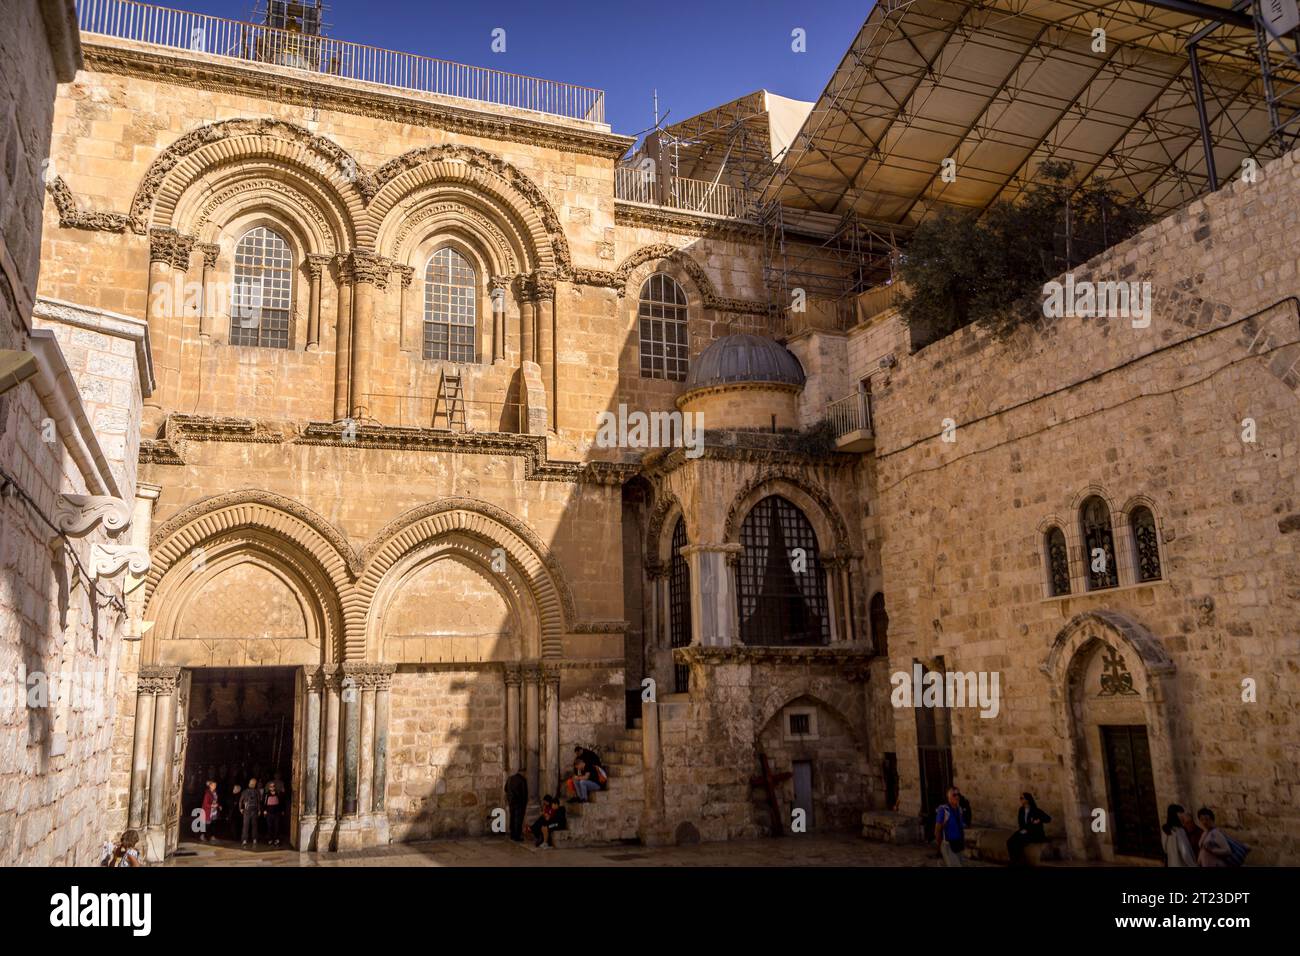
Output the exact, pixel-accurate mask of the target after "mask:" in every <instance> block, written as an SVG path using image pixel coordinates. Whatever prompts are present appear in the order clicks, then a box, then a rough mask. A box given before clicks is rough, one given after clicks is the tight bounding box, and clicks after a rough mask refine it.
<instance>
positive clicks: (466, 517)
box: [348, 498, 576, 660]
mask: <svg viewBox="0 0 1300 956" xmlns="http://www.w3.org/2000/svg"><path fill="white" fill-rule="evenodd" d="M452 536H464V537H468V538H472V539H476V540H478V541H480V542H483V543H486V544H487V545H488V547H489V550H490V549H492V548H498V547H499V548H501V549H502V551H503V552H504V553H505V557H506V559H507V561H508V563H509V564H510V565H512V566H513V567H514V568H515V569H516V570H517V572H518V573H519V574H520V575H521V576H522V578H523V580H525V581H526V582H527V584H528V590H529V592H530V594H531V596H532V600H533V602H534V604H535V605H536V607H537V613H538V617H539V621H540V632H541V656H542V657H545V658H558V657H559V656H561V653H562V650H563V638H564V634H565V633H566V632H569V631H571V630H572V629H573V626H574V621H575V620H576V614H575V609H574V603H573V595H572V593H570V591H569V589H568V586H567V585H566V584H565V582H564V575H563V573H562V572H561V569H560V566H559V562H558V561H556V560H555V558H554V557H553V556H552V555H551V553H550V551H549V550H548V549H547V547H546V545H545V544H543V543H542V541H541V539H540V538H538V537H537V535H535V534H534V533H533V532H532V530H531V529H529V528H528V527H527V526H526V525H524V524H523V523H522V522H521V521H519V519H517V518H515V517H514V516H513V515H511V514H509V513H508V512H505V511H503V510H502V509H500V508H498V507H496V506H495V505H492V504H489V503H488V502H486V501H479V500H478V499H475V498H444V499H442V500H441V501H436V502H431V503H429V504H427V505H421V506H419V507H417V508H413V509H411V510H410V511H407V512H406V513H405V514H402V515H400V516H398V517H397V518H395V519H394V520H393V521H391V522H390V523H389V524H388V525H387V526H386V527H385V528H383V529H382V530H381V531H380V532H379V533H378V534H377V535H376V536H375V537H374V539H373V540H372V541H371V543H370V544H369V545H367V546H366V549H365V552H364V555H363V559H364V565H365V570H364V572H363V574H362V576H361V578H360V580H359V581H358V582H357V586H356V591H355V593H356V596H357V601H358V603H359V605H360V606H362V607H364V608H365V609H366V612H367V616H369V613H368V612H369V608H370V607H371V602H372V600H373V598H374V595H375V593H376V591H377V590H378V589H379V587H380V584H381V582H382V581H383V579H384V577H385V576H386V575H387V573H388V571H389V569H390V568H392V567H393V566H394V565H395V564H396V563H397V562H398V561H399V560H401V559H402V558H403V557H404V556H405V555H407V554H408V553H410V552H412V551H413V550H417V549H420V548H422V547H424V546H425V545H426V544H427V543H429V542H434V541H437V540H438V539H441V538H447V537H452ZM367 637H368V632H367V630H366V629H365V628H364V627H363V628H362V629H359V630H356V631H353V630H351V629H350V630H349V633H348V656H349V657H350V658H355V659H358V660H360V659H364V658H365V657H366V656H367V654H368V648H367V647H366V640H367Z"/></svg>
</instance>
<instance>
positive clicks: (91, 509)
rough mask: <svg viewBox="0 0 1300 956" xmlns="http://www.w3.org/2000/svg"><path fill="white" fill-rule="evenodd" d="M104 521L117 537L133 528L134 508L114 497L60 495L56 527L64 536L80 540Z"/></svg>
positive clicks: (107, 529) (106, 526) (105, 525)
mask: <svg viewBox="0 0 1300 956" xmlns="http://www.w3.org/2000/svg"><path fill="white" fill-rule="evenodd" d="M101 520H102V521H103V522H104V530H105V531H108V532H110V533H112V534H116V533H117V532H119V531H121V530H122V529H123V528H125V527H127V526H128V525H130V524H131V506H130V505H128V504H127V503H126V502H125V501H123V500H122V499H121V498H114V497H113V496H112V495H59V498H58V502H57V504H56V506H55V512H54V525H55V527H57V528H58V529H59V530H60V531H62V532H64V533H65V534H70V535H72V536H73V537H74V538H79V537H81V536H82V535H84V534H86V533H87V532H89V531H90V530H91V529H92V528H93V527H95V525H96V524H97V523H99V522H100V521H101Z"/></svg>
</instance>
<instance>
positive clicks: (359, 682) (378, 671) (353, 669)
mask: <svg viewBox="0 0 1300 956" xmlns="http://www.w3.org/2000/svg"><path fill="white" fill-rule="evenodd" d="M396 669H397V668H396V666H395V665H393V664H370V663H366V662H362V661H349V662H347V663H345V664H344V665H343V681H344V683H346V682H347V681H352V682H353V685H354V686H355V687H356V688H357V689H358V690H363V691H364V690H378V689H381V688H382V689H384V690H387V689H388V688H389V687H391V686H392V685H393V672H394V671H395V670H396Z"/></svg>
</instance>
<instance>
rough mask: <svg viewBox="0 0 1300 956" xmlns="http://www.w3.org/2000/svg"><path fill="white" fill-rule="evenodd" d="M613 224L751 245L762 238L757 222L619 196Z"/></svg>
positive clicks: (616, 201)
mask: <svg viewBox="0 0 1300 956" xmlns="http://www.w3.org/2000/svg"><path fill="white" fill-rule="evenodd" d="M614 224H615V225H618V226H641V227H644V228H649V229H659V230H663V231H664V232H673V233H677V234H678V235H682V236H696V237H699V238H709V239H728V240H731V241H739V242H744V241H748V242H751V243H753V244H754V245H757V244H758V243H760V242H762V239H763V227H762V226H760V225H759V224H758V223H756V222H749V221H748V220H744V219H728V218H724V217H720V216H714V215H710V214H709V213H700V212H692V211H690V210H688V209H672V208H669V207H667V206H650V205H645V204H643V203H630V202H624V201H622V200H618V199H616V200H615V201H614Z"/></svg>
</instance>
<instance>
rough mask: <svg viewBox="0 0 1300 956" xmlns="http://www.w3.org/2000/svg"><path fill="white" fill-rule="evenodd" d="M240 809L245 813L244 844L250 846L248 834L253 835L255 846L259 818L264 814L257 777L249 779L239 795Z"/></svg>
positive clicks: (255, 844) (254, 844)
mask: <svg viewBox="0 0 1300 956" xmlns="http://www.w3.org/2000/svg"><path fill="white" fill-rule="evenodd" d="M239 810H240V812H241V813H243V815H244V839H243V845H244V846H248V835H249V833H252V835H253V846H257V827H258V818H259V817H260V816H261V815H262V788H261V787H259V786H258V785H257V778H256V777H254V778H253V779H252V780H250V781H248V786H247V787H246V788H245V789H244V792H243V793H241V794H240V795H239Z"/></svg>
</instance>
